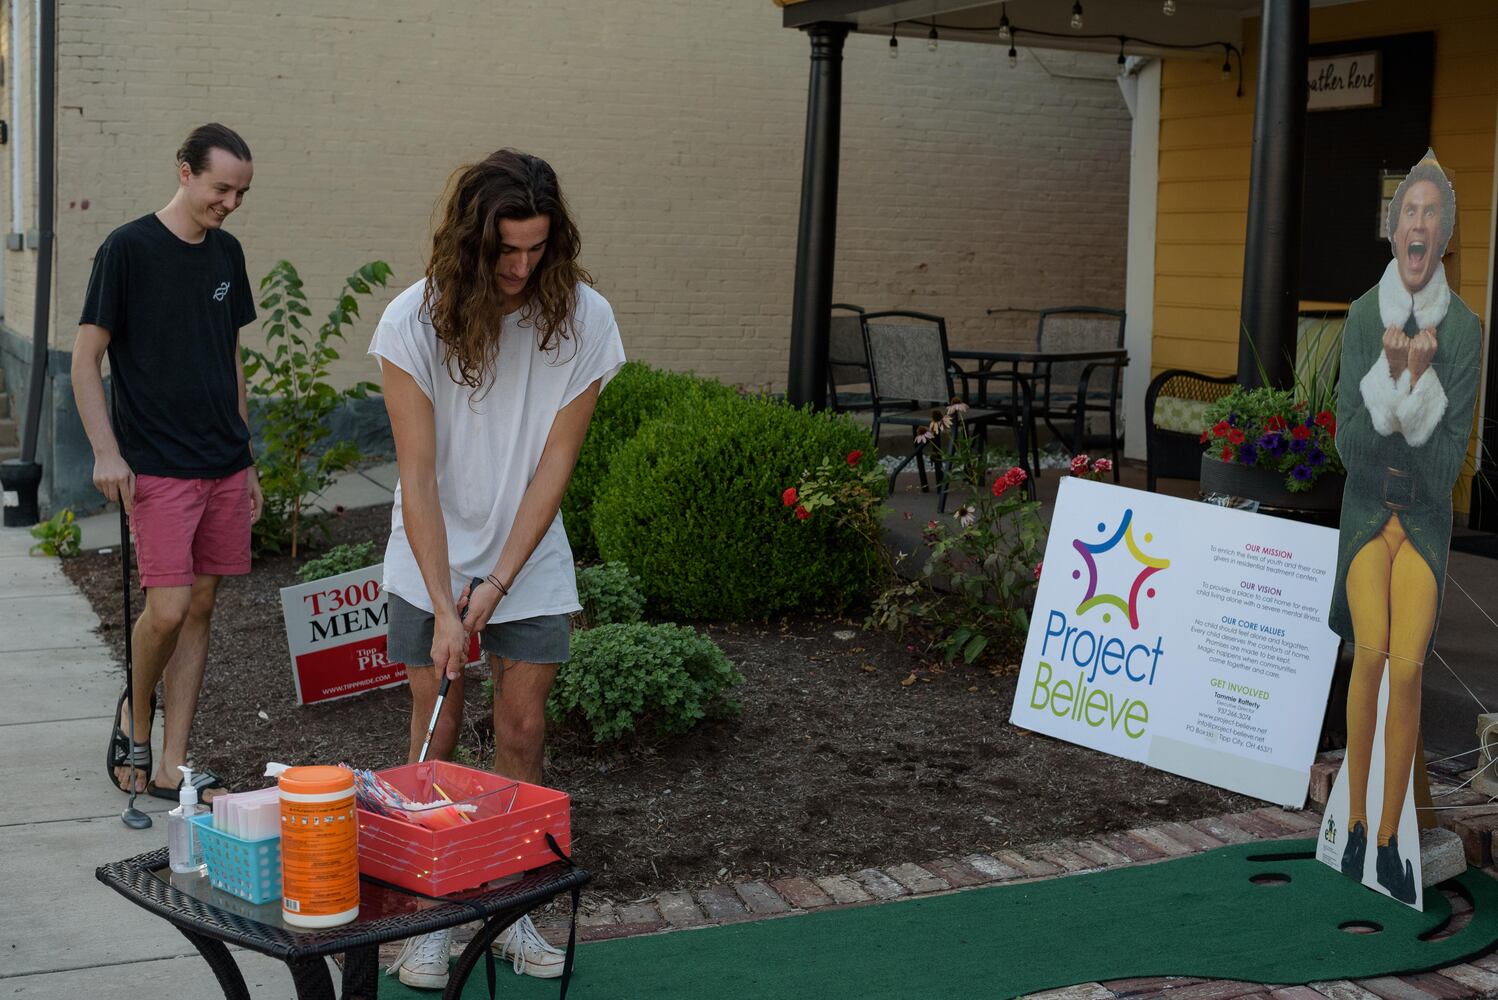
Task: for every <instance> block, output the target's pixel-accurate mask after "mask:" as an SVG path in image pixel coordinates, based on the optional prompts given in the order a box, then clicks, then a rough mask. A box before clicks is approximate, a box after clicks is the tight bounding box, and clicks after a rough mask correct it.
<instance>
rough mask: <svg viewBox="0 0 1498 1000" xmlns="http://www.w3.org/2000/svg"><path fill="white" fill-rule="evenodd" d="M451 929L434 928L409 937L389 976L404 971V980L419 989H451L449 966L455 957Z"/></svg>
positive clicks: (393, 963)
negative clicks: (448, 974)
mask: <svg viewBox="0 0 1498 1000" xmlns="http://www.w3.org/2000/svg"><path fill="white" fill-rule="evenodd" d="M452 939H453V932H452V931H451V930H445V931H433V932H432V933H430V934H419V935H417V936H416V937H413V938H406V946H405V947H404V948H402V949H401V953H400V954H399V955H397V956H396V959H395V961H394V962H391V963H390V968H388V969H386V970H385V975H387V976H389V975H394V974H395V973H397V972H398V973H400V980H401V982H403V983H405V984H406V985H407V986H409V987H411V988H412V989H417V990H441V989H446V988H447V965H448V959H449V958H451V957H452Z"/></svg>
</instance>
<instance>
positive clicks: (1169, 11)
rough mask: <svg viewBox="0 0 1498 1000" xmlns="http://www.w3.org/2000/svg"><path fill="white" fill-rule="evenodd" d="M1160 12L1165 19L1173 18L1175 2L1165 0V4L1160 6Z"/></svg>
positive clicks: (1173, 0) (1174, 0)
mask: <svg viewBox="0 0 1498 1000" xmlns="http://www.w3.org/2000/svg"><path fill="white" fill-rule="evenodd" d="M1160 12H1161V13H1162V14H1164V15H1165V16H1166V17H1175V15H1176V0H1165V2H1164V3H1163V4H1161V5H1160Z"/></svg>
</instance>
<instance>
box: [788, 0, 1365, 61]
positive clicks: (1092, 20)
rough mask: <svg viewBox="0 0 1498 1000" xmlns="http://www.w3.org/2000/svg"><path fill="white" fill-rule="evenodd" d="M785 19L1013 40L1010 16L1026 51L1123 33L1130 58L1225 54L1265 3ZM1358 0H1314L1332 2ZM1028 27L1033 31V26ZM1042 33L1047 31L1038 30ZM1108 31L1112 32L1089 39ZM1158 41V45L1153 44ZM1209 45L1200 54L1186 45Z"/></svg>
mask: <svg viewBox="0 0 1498 1000" xmlns="http://www.w3.org/2000/svg"><path fill="white" fill-rule="evenodd" d="M777 2H780V3H781V4H782V8H783V10H782V16H783V23H784V25H785V27H787V28H800V27H803V26H805V25H808V24H812V23H815V22H817V21H840V22H843V23H846V24H851V25H852V26H853V30H854V31H856V32H860V33H862V34H873V35H888V34H889V33H890V26H891V25H892V24H896V23H897V22H898V28H897V29H896V31H897V33H898V34H899V35H900V36H901V37H904V38H918V39H922V40H924V39H925V38H926V36H927V33H928V32H929V31H930V29H931V24H932V21H933V20H934V21H935V25H936V28H937V30H938V32H939V33H940V36H941V40H942V41H948V40H952V41H965V42H981V43H986V44H989V45H1001V44H1002V45H1008V44H1009V43H1008V42H1007V41H1006V42H1001V41H1000V40H999V37H998V30H997V29H998V26H999V18H1000V17H1001V16H1002V15H1004V14H1007V15H1008V17H1009V23H1010V25H1011V26H1012V27H1013V28H1014V29H1017V30H1016V31H1015V35H1014V44H1015V45H1016V46H1018V47H1020V48H1044V49H1068V50H1073V51H1082V52H1109V53H1116V52H1117V51H1118V47H1119V46H1118V36H1120V35H1123V36H1126V37H1127V38H1128V39H1129V41H1128V42H1127V43H1126V44H1125V46H1124V51H1125V52H1126V53H1127V54H1129V55H1141V56H1146V55H1153V56H1162V55H1174V56H1188V57H1189V56H1191V55H1192V54H1196V55H1198V56H1200V57H1202V58H1214V57H1218V58H1220V56H1221V49H1220V48H1217V47H1216V46H1220V45H1222V44H1223V43H1227V44H1230V45H1232V46H1233V47H1235V48H1237V49H1239V50H1240V51H1241V50H1242V48H1243V23H1244V20H1245V19H1246V18H1249V17H1256V16H1258V14H1259V12H1260V5H1259V4H1257V3H1254V2H1252V0H1176V13H1175V14H1174V15H1172V16H1166V14H1165V13H1164V8H1163V0H1082V6H1083V11H1084V21H1085V23H1084V24H1083V27H1082V29H1081V30H1077V31H1074V30H1072V28H1071V23H1070V22H1071V9H1072V7H1071V3H1069V2H1067V0H1003V2H999V0H993V2H989V0H983V2H975V0H777ZM1347 2H1351V0H1311V6H1312V7H1326V6H1332V5H1334V4H1338V3H1347ZM1026 29H1029V30H1028V31H1027V30H1026ZM1035 32H1045V34H1036V33H1035ZM1097 35H1102V36H1104V37H1101V38H1098V37H1087V36H1097ZM1152 43H1153V44H1152ZM1198 45H1199V46H1201V47H1202V48H1201V49H1199V50H1198V51H1196V52H1195V53H1193V52H1192V51H1189V50H1183V49H1181V48H1179V46H1198Z"/></svg>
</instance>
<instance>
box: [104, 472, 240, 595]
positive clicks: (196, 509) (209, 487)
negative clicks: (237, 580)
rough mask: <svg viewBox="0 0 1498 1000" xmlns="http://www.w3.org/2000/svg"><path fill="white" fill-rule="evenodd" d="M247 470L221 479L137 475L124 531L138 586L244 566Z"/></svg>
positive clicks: (184, 582) (176, 583)
mask: <svg viewBox="0 0 1498 1000" xmlns="http://www.w3.org/2000/svg"><path fill="white" fill-rule="evenodd" d="M248 478H249V470H248V469H241V470H240V471H238V472H236V473H234V474H233V475H231V476H225V477H224V478H222V479H174V478H171V477H169V476H137V477H136V478H135V504H134V509H133V510H132V511H131V513H130V533H131V534H132V535H133V536H134V537H135V564H136V565H137V566H138V567H140V585H141V586H142V587H189V586H192V583H193V581H194V580H196V579H197V578H198V577H199V576H202V575H208V576H236V575H240V574H244V573H248V572H249V571H250V492H249V489H248V487H247V485H246V481H247V479H248Z"/></svg>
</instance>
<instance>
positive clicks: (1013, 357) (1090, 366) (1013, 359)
mask: <svg viewBox="0 0 1498 1000" xmlns="http://www.w3.org/2000/svg"><path fill="white" fill-rule="evenodd" d="M947 356H948V357H949V358H950V359H951V360H952V361H953V362H954V364H953V370H954V373H955V374H956V375H957V376H958V378H960V379H961V380H962V388H963V395H964V396H966V395H967V386H968V379H972V380H973V381H975V382H977V383H978V395H977V398H976V400H975V401H974V404H973V405H975V406H987V405H988V383H989V382H990V381H994V380H996V379H1003V380H1006V381H1012V382H1014V383H1015V384H1016V385H1020V386H1022V387H1024V390H1025V391H1024V392H1023V393H1021V399H1022V401H1023V403H1022V405H1023V408H1024V425H1025V426H1026V427H1027V428H1028V429H1029V433H1030V447H1031V449H1032V451H1033V454H1034V458H1035V462H1034V466H1033V467H1034V469H1035V471H1036V472H1037V473H1038V472H1039V471H1040V439H1039V434H1038V432H1037V430H1036V427H1035V416H1036V414H1035V412H1034V408H1035V397H1036V383H1043V382H1045V381H1046V380H1047V379H1049V378H1050V377H1051V366H1052V365H1057V364H1081V365H1082V370H1081V373H1080V375H1079V376H1078V379H1077V398H1078V399H1079V400H1080V399H1083V398H1085V396H1086V395H1087V384H1088V382H1089V381H1090V380H1091V378H1092V373H1093V372H1094V371H1096V370H1097V369H1099V368H1123V367H1125V366H1126V365H1128V363H1129V352H1128V351H1126V350H1124V349H1123V348H1100V349H1096V350H1088V351H1037V350H1019V351H987V350H978V349H960V348H959V349H954V350H948V351H947ZM963 361H971V362H976V366H975V367H973V368H972V369H971V370H969V369H967V368H964V367H963V366H962V365H961V364H960V363H959V362H963ZM1000 366H1007V367H1004V368H1002V369H1001V368H1000ZM1042 395H1044V394H1043V393H1042ZM1085 431H1086V413H1085V411H1083V410H1082V408H1081V407H1078V409H1077V415H1076V430H1075V437H1074V438H1073V440H1075V441H1081V440H1083V439H1084V437H1083V435H1084V433H1085Z"/></svg>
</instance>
